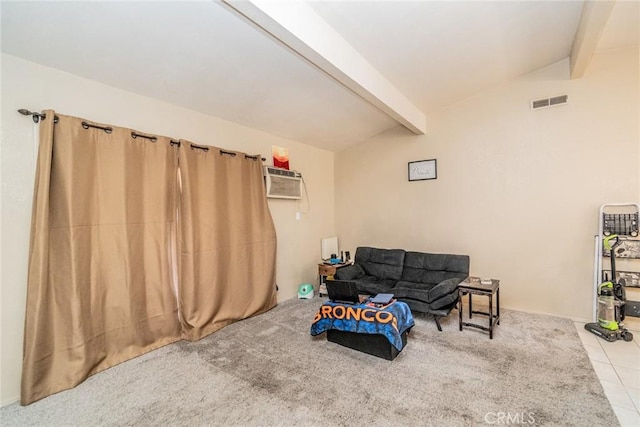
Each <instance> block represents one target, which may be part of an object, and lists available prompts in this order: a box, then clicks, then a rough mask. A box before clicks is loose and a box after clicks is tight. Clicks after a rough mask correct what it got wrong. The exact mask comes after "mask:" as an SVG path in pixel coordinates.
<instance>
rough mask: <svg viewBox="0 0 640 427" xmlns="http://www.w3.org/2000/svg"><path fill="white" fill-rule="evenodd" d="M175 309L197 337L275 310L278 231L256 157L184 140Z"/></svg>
mask: <svg viewBox="0 0 640 427" xmlns="http://www.w3.org/2000/svg"><path fill="white" fill-rule="evenodd" d="M180 177H181V182H182V193H181V198H180V209H179V223H180V224H179V230H180V239H179V251H180V256H179V265H180V269H179V270H180V274H179V277H180V279H179V304H180V312H181V316H182V318H181V320H182V325H183V337H184V338H186V339H189V340H192V341H193V340H198V339H200V338H202V337H204V336H206V335H208V334H210V333H212V332H214V331H216V330H218V329H220V328H222V327H224V326H225V325H227V324H229V323H232V322H234V321H237V320H240V319H244V318H247V317H249V316H252V315H255V314H258V313H261V312H264V311H267V310H269V309H271V308H272V307H274V306H275V305H276V285H275V260H276V258H275V255H276V234H275V227H274V225H273V220H272V218H271V213H270V212H269V207H268V205H267V200H266V197H265V188H264V182H263V177H262V161H261V159H260V156H256V157H250V156H247V155H245V154H244V153H239V152H227V151H222V150H220V149H218V148H215V147H199V146H197V145H194V144H192V143H190V142H188V141H181V146H180Z"/></svg>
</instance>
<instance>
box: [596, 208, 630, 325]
mask: <svg viewBox="0 0 640 427" xmlns="http://www.w3.org/2000/svg"><path fill="white" fill-rule="evenodd" d="M639 216H640V204H638V203H611V204H604V205H602V206H600V216H599V227H598V234H597V235H596V236H595V244H594V258H595V262H594V267H595V268H594V274H593V311H592V313H593V320H594V321H596V310H597V299H598V285H599V284H600V283H602V282H604V281H607V280H612V281H617V280H619V279H620V278H623V279H625V281H626V282H627V285H626V286H627V287H639V286H640V238H639V237H638V226H639V222H638V219H639ZM612 234H616V235H618V236H619V238H620V239H621V240H622V246H620V247H619V248H618V249H616V259H629V260H637V261H638V262H637V263H636V264H637V265H638V266H637V267H635V266H634V271H624V270H621V271H617V272H616V273H617V274H616V277H609V275H610V274H611V271H610V270H607V269H603V260H604V259H605V258H608V257H610V254H609V252H608V251H606V250H605V249H604V244H603V241H604V238H605V237H607V236H610V235H612ZM616 270H617V269H616ZM626 314H627V316H633V317H640V301H629V300H627V303H626Z"/></svg>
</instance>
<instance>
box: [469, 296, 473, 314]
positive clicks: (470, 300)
mask: <svg viewBox="0 0 640 427" xmlns="http://www.w3.org/2000/svg"><path fill="white" fill-rule="evenodd" d="M472 296H473V292H469V319H471V316H472V315H473V314H472V311H473V308H472V307H471V306H472V304H473V300H472V299H471V297H472Z"/></svg>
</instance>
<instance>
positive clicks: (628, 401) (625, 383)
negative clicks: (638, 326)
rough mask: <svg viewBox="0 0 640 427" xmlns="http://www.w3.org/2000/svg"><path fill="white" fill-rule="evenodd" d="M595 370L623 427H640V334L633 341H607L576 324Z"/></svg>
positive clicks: (637, 333) (582, 325)
mask: <svg viewBox="0 0 640 427" xmlns="http://www.w3.org/2000/svg"><path fill="white" fill-rule="evenodd" d="M574 325H575V327H576V330H577V331H578V335H579V336H580V339H581V340H582V344H583V345H584V348H585V350H586V351H587V354H588V355H589V359H591V364H592V365H593V369H594V370H595V371H596V375H598V378H599V379H600V383H601V384H602V388H603V389H604V392H605V394H606V395H607V398H608V399H609V402H611V406H612V407H613V410H614V411H615V413H616V415H617V416H618V421H620V424H621V425H622V426H623V427H626V426H633V427H638V426H640V331H637V330H632V331H631V332H632V333H633V341H631V342H625V341H622V340H620V341H615V342H608V341H605V340H603V339H602V338H598V337H596V336H595V335H593V334H592V333H590V332H588V331H587V330H585V329H584V323H581V322H574Z"/></svg>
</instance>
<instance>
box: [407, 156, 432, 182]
mask: <svg viewBox="0 0 640 427" xmlns="http://www.w3.org/2000/svg"><path fill="white" fill-rule="evenodd" d="M437 178H438V165H437V160H436V159H429V160H418V161H415V162H409V181H424V180H425V179H437Z"/></svg>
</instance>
